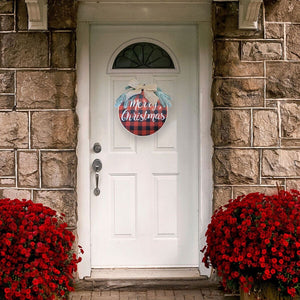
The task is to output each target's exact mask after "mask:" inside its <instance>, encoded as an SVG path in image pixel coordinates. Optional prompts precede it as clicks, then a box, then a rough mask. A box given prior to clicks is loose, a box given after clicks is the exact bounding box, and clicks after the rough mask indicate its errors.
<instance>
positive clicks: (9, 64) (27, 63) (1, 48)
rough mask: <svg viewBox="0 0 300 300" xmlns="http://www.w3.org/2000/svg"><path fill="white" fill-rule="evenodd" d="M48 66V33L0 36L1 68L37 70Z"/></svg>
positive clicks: (2, 34) (5, 34)
mask: <svg viewBox="0 0 300 300" xmlns="http://www.w3.org/2000/svg"><path fill="white" fill-rule="evenodd" d="M48 66H49V55H48V33H46V32H30V33H28V32H22V33H1V34H0V67H1V68H13V67H15V68H34V67H36V68H38V67H48Z"/></svg>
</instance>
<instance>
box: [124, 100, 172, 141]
mask: <svg viewBox="0 0 300 300" xmlns="http://www.w3.org/2000/svg"><path fill="white" fill-rule="evenodd" d="M136 99H139V98H138V97H137V98H136ZM139 100H140V101H142V102H143V104H144V103H146V104H147V103H149V102H148V100H147V99H146V98H142V99H139ZM154 115H155V116H157V117H153V116H154ZM119 118H120V121H121V123H122V125H123V126H124V127H125V128H126V129H127V130H128V131H129V132H131V133H133V134H135V135H139V136H147V135H151V134H153V133H155V132H156V131H157V130H159V129H160V128H161V127H162V126H163V125H164V123H165V121H166V119H167V107H163V106H162V105H161V104H160V102H159V101H158V103H157V106H156V108H155V109H154V108H153V107H147V106H146V107H145V105H142V107H135V106H130V105H128V107H127V108H125V107H124V105H123V104H121V105H120V106H119Z"/></svg>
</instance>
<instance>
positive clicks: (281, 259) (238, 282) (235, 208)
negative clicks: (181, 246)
mask: <svg viewBox="0 0 300 300" xmlns="http://www.w3.org/2000/svg"><path fill="white" fill-rule="evenodd" d="M299 236H300V192H299V191H297V190H292V191H290V192H286V191H279V192H278V194H276V195H273V196H266V195H264V194H260V193H252V194H249V195H245V196H240V197H238V198H236V199H234V200H230V201H229V203H228V204H227V205H225V206H223V207H221V208H219V209H218V210H217V211H216V212H215V213H214V215H213V216H212V219H211V223H210V224H209V226H208V229H207V232H206V238H207V240H206V242H207V245H206V247H205V248H204V249H203V250H202V251H203V252H204V258H203V262H204V263H205V265H206V267H209V266H212V267H213V268H215V269H216V270H217V273H218V275H219V276H220V277H221V278H222V284H223V286H224V287H225V288H227V289H229V290H231V291H234V290H238V289H239V287H241V288H242V289H243V290H244V291H245V292H249V291H252V292H253V293H255V291H258V290H259V286H260V285H261V283H267V284H268V285H271V286H274V287H276V289H277V290H278V291H279V294H280V295H281V296H282V297H295V296H296V295H299V294H300V282H299V281H300V240H299ZM272 299H275V298H272Z"/></svg>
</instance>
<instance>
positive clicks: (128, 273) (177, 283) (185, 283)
mask: <svg viewBox="0 0 300 300" xmlns="http://www.w3.org/2000/svg"><path fill="white" fill-rule="evenodd" d="M75 288H76V290H124V289H127V290H129V289H130V290H147V289H179V290H180V289H187V290H188V289H200V288H214V289H218V288H219V282H218V280H212V279H208V277H207V276H203V275H200V273H199V270H198V268H151V269H149V268H147V269H143V268H139V269H128V268H124V269H122V268H118V269H94V270H92V272H91V276H90V277H85V278H84V279H83V280H78V281H76V282H75Z"/></svg>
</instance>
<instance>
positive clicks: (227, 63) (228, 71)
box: [214, 40, 263, 77]
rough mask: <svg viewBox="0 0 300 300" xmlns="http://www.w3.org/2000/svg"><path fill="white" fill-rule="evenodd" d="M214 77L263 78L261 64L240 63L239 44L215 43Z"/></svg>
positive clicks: (231, 42) (230, 42)
mask: <svg viewBox="0 0 300 300" xmlns="http://www.w3.org/2000/svg"><path fill="white" fill-rule="evenodd" d="M214 63H215V70H214V73H215V76H230V77H231V76H236V77H246V76H263V62H241V59H240V43H239V42H236V41H234V42H233V41H220V40H218V41H215V43H214Z"/></svg>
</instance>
